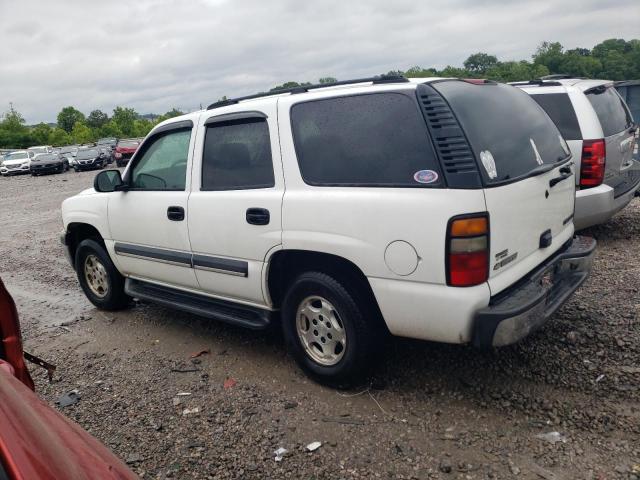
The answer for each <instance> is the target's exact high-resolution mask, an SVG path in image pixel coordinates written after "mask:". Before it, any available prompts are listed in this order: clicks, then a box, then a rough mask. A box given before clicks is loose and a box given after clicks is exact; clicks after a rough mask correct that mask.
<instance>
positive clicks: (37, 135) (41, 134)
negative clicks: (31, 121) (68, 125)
mask: <svg viewBox="0 0 640 480" xmlns="http://www.w3.org/2000/svg"><path fill="white" fill-rule="evenodd" d="M51 130H52V129H51V127H50V126H49V125H47V124H46V123H39V124H38V125H36V126H35V127H33V128H32V129H31V136H32V137H33V139H34V140H35V142H36V143H38V144H40V145H46V144H47V143H48V142H49V135H51Z"/></svg>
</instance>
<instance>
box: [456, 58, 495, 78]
mask: <svg viewBox="0 0 640 480" xmlns="http://www.w3.org/2000/svg"><path fill="white" fill-rule="evenodd" d="M497 63H498V59H497V58H496V57H495V56H494V55H489V54H488V53H484V52H478V53H474V54H473V55H469V58H467V59H466V60H465V61H464V63H463V65H464V68H466V69H467V70H469V71H470V72H471V73H473V74H476V75H483V74H484V73H485V72H486V71H487V70H489V69H490V68H492V67H495V66H496V65H497Z"/></svg>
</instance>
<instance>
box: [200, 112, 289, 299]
mask: <svg viewBox="0 0 640 480" xmlns="http://www.w3.org/2000/svg"><path fill="white" fill-rule="evenodd" d="M207 113H208V115H203V116H202V117H201V118H200V126H199V129H198V142H197V144H196V148H195V154H194V157H195V158H196V159H197V160H198V159H201V161H196V162H195V163H194V165H195V167H194V171H193V179H192V180H193V184H192V188H191V196H190V198H189V218H188V224H189V235H190V239H191V248H192V251H193V266H194V270H195V274H196V277H197V279H198V283H199V285H200V289H201V290H202V291H204V292H206V293H208V294H211V295H215V296H217V297H222V298H225V299H231V300H234V301H239V302H244V303H247V304H254V305H265V304H266V303H268V301H267V299H266V298H265V295H264V293H263V291H262V278H263V269H264V265H265V263H264V261H265V257H266V256H267V253H268V252H269V250H271V249H272V248H275V247H277V246H279V245H280V244H281V243H282V222H281V208H282V196H283V193H284V179H283V175H282V163H281V161H280V148H279V143H278V125H277V110H276V104H275V102H271V103H270V104H268V105H266V106H265V108H263V109H260V111H256V110H255V109H253V108H252V109H251V111H250V112H242V111H240V112H238V113H232V114H226V115H224V114H223V115H220V114H218V115H216V113H215V111H210V112H207Z"/></svg>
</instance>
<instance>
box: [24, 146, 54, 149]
mask: <svg viewBox="0 0 640 480" xmlns="http://www.w3.org/2000/svg"><path fill="white" fill-rule="evenodd" d="M36 148H51V145H36V146H33V147H29V148H27V150H35V149H36Z"/></svg>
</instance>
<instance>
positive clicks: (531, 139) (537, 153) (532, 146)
mask: <svg viewBox="0 0 640 480" xmlns="http://www.w3.org/2000/svg"><path fill="white" fill-rule="evenodd" d="M529 141H530V142H531V148H533V153H534V154H535V156H536V162H538V165H542V164H543V163H544V162H543V161H542V157H541V156H540V153H539V152H538V147H536V142H534V141H533V138H530V139H529Z"/></svg>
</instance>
